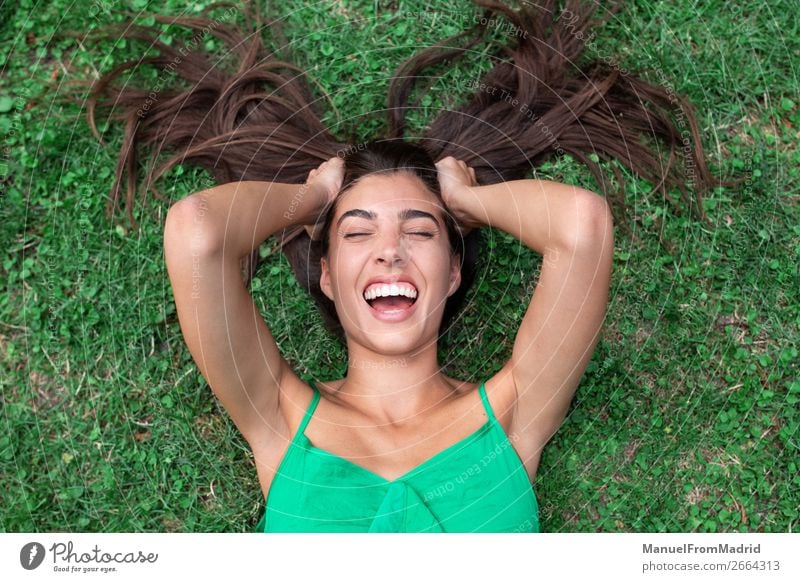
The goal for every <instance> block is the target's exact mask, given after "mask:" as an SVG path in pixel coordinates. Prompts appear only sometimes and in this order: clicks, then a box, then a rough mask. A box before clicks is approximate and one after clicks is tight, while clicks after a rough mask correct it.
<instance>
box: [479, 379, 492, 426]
mask: <svg viewBox="0 0 800 582" xmlns="http://www.w3.org/2000/svg"><path fill="white" fill-rule="evenodd" d="M478 392H479V393H480V395H481V400H483V407H484V408H485V409H486V415H487V416H488V417H489V420H491V421H492V422H497V417H496V416H495V415H494V411H493V410H492V405H491V404H489V397H488V396H487V395H486V387H485V386H484V383H483V382H481V385H480V386H479V387H478Z"/></svg>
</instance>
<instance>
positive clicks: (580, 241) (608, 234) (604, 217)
mask: <svg viewBox="0 0 800 582" xmlns="http://www.w3.org/2000/svg"><path fill="white" fill-rule="evenodd" d="M576 207H577V208H576V210H577V211H576V213H575V224H574V228H573V232H572V233H571V236H569V239H570V246H571V247H572V250H575V251H580V252H594V253H603V252H606V251H610V250H613V248H614V217H613V214H612V212H611V208H610V207H609V205H608V201H607V200H606V199H605V198H604V197H603V196H600V195H599V194H595V193H594V192H590V191H588V190H580V191H579V192H578V193H577V194H576Z"/></svg>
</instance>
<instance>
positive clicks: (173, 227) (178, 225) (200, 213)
mask: <svg viewBox="0 0 800 582" xmlns="http://www.w3.org/2000/svg"><path fill="white" fill-rule="evenodd" d="M218 248H220V245H219V241H218V237H217V236H216V231H215V229H214V228H213V225H212V221H211V213H210V211H209V208H208V203H207V201H206V199H205V197H204V196H203V193H202V192H198V193H196V194H192V195H190V196H187V197H186V198H183V199H182V200H179V201H178V202H176V203H175V204H173V205H172V206H171V207H170V209H169V211H168V212H167V218H166V221H165V223H164V250H165V252H167V253H170V252H191V253H192V254H206V253H213V252H215V251H216V250H217V249H218Z"/></svg>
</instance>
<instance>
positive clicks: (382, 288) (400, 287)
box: [364, 283, 417, 301]
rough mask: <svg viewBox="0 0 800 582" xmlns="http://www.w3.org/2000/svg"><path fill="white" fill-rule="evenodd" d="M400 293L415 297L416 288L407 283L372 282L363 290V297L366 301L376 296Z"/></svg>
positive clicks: (394, 295) (393, 295) (411, 297)
mask: <svg viewBox="0 0 800 582" xmlns="http://www.w3.org/2000/svg"><path fill="white" fill-rule="evenodd" d="M400 295H402V296H404V297H408V298H410V299H416V297H417V290H416V289H414V286H413V285H411V284H409V283H392V284H391V285H387V284H384V283H374V284H372V285H370V286H369V287H367V289H366V290H365V291H364V299H366V300H367V301H371V300H373V299H375V298H376V297H397V296H400Z"/></svg>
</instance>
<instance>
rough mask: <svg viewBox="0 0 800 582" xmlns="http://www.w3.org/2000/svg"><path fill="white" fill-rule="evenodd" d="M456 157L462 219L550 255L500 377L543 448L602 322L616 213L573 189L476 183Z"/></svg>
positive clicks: (520, 426) (455, 203)
mask: <svg viewBox="0 0 800 582" xmlns="http://www.w3.org/2000/svg"><path fill="white" fill-rule="evenodd" d="M450 160H451V161H449V162H446V163H445V168H449V170H450V175H451V178H450V180H449V181H448V180H445V182H444V183H443V195H445V201H446V202H447V204H448V206H449V207H450V208H451V210H452V211H453V212H454V213H455V214H456V218H457V219H458V220H459V221H460V222H462V224H465V225H467V226H472V227H477V226H482V225H486V226H492V227H496V228H499V229H501V230H503V231H505V232H507V233H509V234H511V235H513V236H514V237H516V238H517V239H519V240H520V241H522V242H523V243H524V244H525V245H526V246H528V247H529V248H531V249H533V250H534V251H536V252H538V253H539V254H541V255H543V259H542V269H541V274H540V277H539V281H538V283H537V285H536V289H535V290H534V293H533V298H532V299H531V302H530V305H529V306H528V309H527V311H526V313H525V316H524V318H523V320H522V324H521V325H520V328H519V330H518V332H517V336H516V339H515V341H514V348H513V351H512V354H511V359H510V360H509V362H508V363H507V364H506V365H505V366H504V368H503V370H501V372H500V373H499V374H498V375H497V376H496V377H497V378H499V379H500V381H504V382H506V381H507V382H513V384H514V386H515V389H516V392H517V410H516V412H515V415H514V419H515V420H514V426H515V428H516V430H517V431H518V432H519V433H520V434H521V435H522V436H524V437H525V438H526V440H528V439H532V440H533V442H535V443H536V444H537V445H538V446H539V447H541V446H544V444H545V443H546V442H547V441H548V440H550V438H551V437H552V436H553V434H554V433H555V432H556V431H557V430H558V427H559V426H560V425H561V423H562V422H563V420H564V418H565V416H566V414H567V410H568V408H569V403H570V401H571V400H572V397H573V396H574V394H575V390H576V389H577V387H578V383H579V382H580V379H581V376H582V375H583V372H584V371H585V369H586V366H587V364H588V363H589V360H590V359H591V356H592V352H593V351H594V347H595V345H596V343H597V339H598V336H599V332H600V329H601V326H602V323H603V319H604V316H605V311H606V304H607V302H608V289H609V283H610V278H611V264H612V258H613V249H614V228H613V222H612V217H611V212H610V210H609V208H608V205H607V203H606V201H605V199H604V198H603V197H601V196H599V195H597V194H594V193H592V192H589V191H587V190H583V189H581V188H577V187H575V186H569V185H566V184H559V183H555V182H547V181H541V180H516V181H511V182H504V183H499V184H494V185H489V186H470V185H468V184H469V180H467V179H466V178H465V176H466V175H468V174H465V173H462V174H461V175H460V177H459V171H461V172H466V170H465V168H466V166H464V165H463V162H460V163H456V161H455V160H452V158H451V159H450ZM443 161H444V160H443ZM441 163H442V162H440V164H441ZM459 164H460V168H459ZM440 172H441V168H440ZM473 176H474V175H473ZM459 183H461V185H460V186H457V184H459ZM448 184H450V186H451V187H450V188H449V192H448V188H447V186H448ZM529 442H530V441H529Z"/></svg>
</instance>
